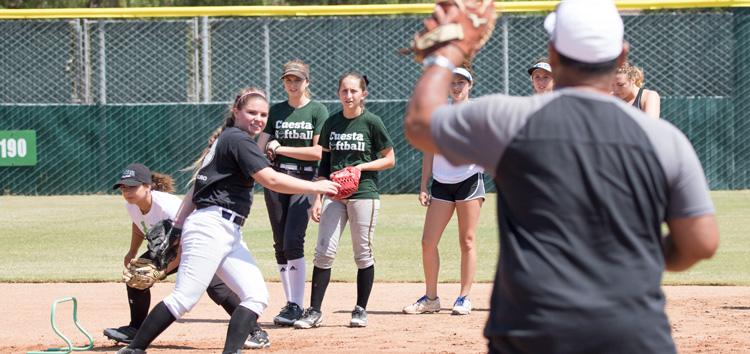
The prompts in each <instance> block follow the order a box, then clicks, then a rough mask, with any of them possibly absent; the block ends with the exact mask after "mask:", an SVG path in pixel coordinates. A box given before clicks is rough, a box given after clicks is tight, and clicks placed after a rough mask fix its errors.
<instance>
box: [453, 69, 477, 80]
mask: <svg viewBox="0 0 750 354" xmlns="http://www.w3.org/2000/svg"><path fill="white" fill-rule="evenodd" d="M453 74H455V75H461V76H463V77H465V78H466V80H469V82H474V78H473V77H471V73H470V72H469V70H466V69H464V68H455V69H453Z"/></svg>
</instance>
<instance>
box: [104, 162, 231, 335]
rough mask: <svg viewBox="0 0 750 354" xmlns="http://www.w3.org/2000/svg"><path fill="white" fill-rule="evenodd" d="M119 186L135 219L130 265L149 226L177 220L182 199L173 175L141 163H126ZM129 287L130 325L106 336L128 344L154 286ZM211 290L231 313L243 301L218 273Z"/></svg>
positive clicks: (172, 266)
mask: <svg viewBox="0 0 750 354" xmlns="http://www.w3.org/2000/svg"><path fill="white" fill-rule="evenodd" d="M118 188H119V189H120V192H121V193H122V197H123V198H124V199H125V201H126V202H127V204H126V205H125V208H126V209H127V211H128V214H130V218H131V220H132V232H131V238H130V249H129V250H128V253H126V254H125V259H124V260H123V264H124V265H125V267H126V268H127V266H128V264H129V263H130V260H132V259H133V258H135V256H136V253H137V252H138V248H140V246H141V244H142V243H143V239H144V235H145V234H146V233H147V232H148V230H149V229H150V228H151V227H152V226H153V225H154V224H156V223H157V222H159V221H161V220H164V219H170V220H174V218H175V215H176V214H177V209H178V208H179V207H180V203H182V200H181V199H180V198H178V197H177V196H175V195H172V194H170V193H171V192H173V191H174V181H173V180H172V177H170V176H168V175H164V174H160V173H155V172H154V173H152V172H151V171H150V170H149V169H148V167H146V166H144V165H142V164H139V163H133V164H130V165H128V166H127V167H125V170H123V172H122V174H121V175H120V180H119V181H118V182H117V183H115V185H114V186H113V189H118ZM146 255H147V254H143V255H141V257H146ZM177 264H178V260H175V261H173V262H172V263H170V264H169V265H168V266H167V274H171V273H174V272H175V271H176V267H177ZM126 289H127V293H128V304H129V305H130V323H129V324H128V325H127V326H121V327H117V328H107V329H105V330H104V336H105V337H107V338H109V339H112V340H114V341H117V342H122V343H126V344H127V343H130V342H131V341H132V340H133V337H135V334H136V332H137V331H138V328H140V327H141V324H142V323H143V320H144V319H145V318H146V315H147V314H148V309H149V307H150V306H151V289H150V288H146V289H143V290H140V289H135V288H132V287H130V286H126ZM207 292H208V296H209V297H211V300H213V301H214V302H215V303H216V304H217V305H220V306H221V307H223V308H224V310H226V311H227V313H229V314H230V315H231V314H232V312H233V311H234V309H235V308H236V307H237V305H239V303H240V299H239V298H238V297H237V295H235V294H234V293H233V292H232V291H231V290H230V289H229V288H228V287H227V286H226V284H224V283H223V282H222V281H221V279H219V278H218V277H214V278H213V279H211V283H210V284H209V286H208V289H207Z"/></svg>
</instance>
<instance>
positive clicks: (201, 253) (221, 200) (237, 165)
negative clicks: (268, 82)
mask: <svg viewBox="0 0 750 354" xmlns="http://www.w3.org/2000/svg"><path fill="white" fill-rule="evenodd" d="M267 119H268V100H267V99H266V96H265V95H264V94H263V93H262V92H261V91H259V90H258V89H246V90H243V91H242V92H241V94H240V95H238V96H237V98H236V99H235V101H234V104H233V105H232V108H231V111H230V114H229V116H227V118H226V119H225V122H224V125H223V127H222V128H220V134H219V136H218V137H217V138H216V139H215V140H213V139H212V140H211V141H212V144H211V146H210V150H208V152H207V153H205V155H204V156H203V157H202V158H201V163H200V166H201V168H200V169H199V170H198V171H197V174H196V177H195V180H194V184H193V186H192V188H191V189H190V190H189V191H188V193H187V195H186V196H185V199H184V200H183V202H182V205H181V206H180V209H179V212H178V213H177V217H176V218H175V221H174V226H175V230H178V231H175V232H180V231H179V229H180V227H182V231H181V232H182V238H181V242H182V248H181V259H180V267H179V270H178V272H177V280H176V283H175V287H174V290H173V291H172V293H171V294H170V295H169V296H167V297H166V298H165V299H164V300H163V301H161V302H159V304H157V305H156V306H155V307H154V308H153V309H152V310H151V312H150V313H149V315H148V317H146V320H145V321H144V322H143V325H141V328H140V330H139V331H138V333H137V334H136V336H135V338H134V339H133V341H132V342H131V343H130V344H129V345H128V346H127V347H126V348H123V349H120V351H118V353H119V354H130V353H145V349H146V347H148V346H149V345H150V344H151V342H152V341H153V340H154V339H156V337H157V336H158V335H159V334H160V333H161V332H163V331H164V330H165V329H166V328H167V327H169V325H171V324H172V322H174V321H175V320H176V319H179V318H181V317H182V316H183V315H184V314H185V313H186V312H188V311H190V310H191V309H192V308H193V306H195V305H196V304H197V303H198V301H199V300H200V297H201V294H202V293H203V292H204V291H205V290H206V287H207V286H208V284H209V282H210V280H211V278H212V277H213V274H214V273H215V274H216V275H218V276H219V278H221V279H222V280H223V281H224V282H225V283H226V284H227V285H228V286H229V288H230V289H232V291H234V292H235V293H236V294H237V295H238V296H239V298H240V304H239V306H237V308H236V309H235V311H234V312H233V313H232V317H231V318H230V320H229V328H228V330H227V337H226V341H225V343H224V349H223V353H238V352H239V351H240V348H241V347H242V345H243V342H244V341H245V339H246V338H247V336H248V334H250V331H251V329H252V328H253V327H255V326H256V324H257V320H258V316H260V315H261V314H262V313H263V310H264V309H265V308H266V306H267V305H268V289H267V288H266V285H265V282H264V280H263V275H262V274H261V272H260V269H259V268H258V266H257V265H256V264H255V260H254V259H253V256H252V255H251V253H250V251H249V250H248V248H247V245H246V244H245V242H244V241H243V240H242V233H241V227H242V225H243V224H244V222H245V218H246V217H247V215H248V214H249V212H250V207H251V205H252V200H253V193H252V192H253V186H254V184H255V181H258V183H260V184H261V185H263V186H264V187H266V188H270V189H273V190H275V191H277V192H282V193H289V194H298V193H324V194H335V193H337V192H338V188H337V185H336V184H335V183H333V182H331V181H327V180H323V181H317V182H310V181H305V180H301V179H298V178H294V177H291V176H288V175H286V174H283V173H279V172H276V171H274V170H273V169H272V168H271V167H270V166H269V164H268V160H267V159H266V158H265V156H264V155H263V152H262V151H261V150H260V149H259V148H258V145H257V144H256V143H255V140H254V137H255V136H256V135H257V134H259V133H260V132H261V131H262V130H263V128H264V127H265V125H266V121H267Z"/></svg>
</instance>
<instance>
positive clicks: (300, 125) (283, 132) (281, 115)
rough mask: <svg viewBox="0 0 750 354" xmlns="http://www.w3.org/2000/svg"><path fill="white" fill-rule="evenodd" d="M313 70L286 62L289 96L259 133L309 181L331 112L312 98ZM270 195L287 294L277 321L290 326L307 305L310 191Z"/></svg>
mask: <svg viewBox="0 0 750 354" xmlns="http://www.w3.org/2000/svg"><path fill="white" fill-rule="evenodd" d="M309 72H310V70H309V67H308V66H307V64H305V63H304V62H303V61H301V60H292V61H290V62H288V63H286V64H285V65H284V72H283V74H282V75H281V80H282V81H283V82H284V90H285V91H286V93H287V96H288V99H287V100H286V101H284V102H281V103H277V104H275V105H273V106H271V109H270V111H269V112H268V119H269V122H268V124H267V125H266V128H265V130H264V131H263V133H261V134H260V138H259V139H258V146H266V155H267V156H268V157H269V160H271V161H273V166H274V169H275V170H276V171H279V172H282V173H286V174H288V175H290V176H294V177H297V178H302V179H305V180H308V181H310V180H312V179H313V178H314V177H315V172H316V170H317V167H318V160H320V156H321V152H322V149H321V146H320V145H318V138H319V137H320V129H321V127H322V126H323V122H325V120H326V118H328V109H326V107H325V106H324V105H322V104H321V103H319V102H316V101H313V100H311V99H310V97H311V96H312V95H311V93H310V90H309V89H308V86H309V85H310V74H309ZM272 139H273V140H272ZM269 141H270V142H269ZM265 201H266V207H268V217H269V219H270V222H271V229H272V231H273V248H274V251H275V253H276V264H277V265H278V268H279V278H280V279H281V285H282V287H283V288H284V294H285V295H286V299H287V302H286V305H285V306H284V307H283V308H282V309H281V312H280V313H279V314H278V315H277V316H276V317H274V319H273V323H274V324H276V325H281V326H291V325H293V324H294V321H296V320H298V319H299V318H300V317H302V309H303V308H304V296H305V231H306V230H307V223H308V221H309V217H308V213H307V209H308V208H310V202H309V198H308V196H307V195H305V194H284V193H277V192H274V191H272V190H270V189H266V190H265Z"/></svg>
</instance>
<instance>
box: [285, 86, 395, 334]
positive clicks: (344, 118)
mask: <svg viewBox="0 0 750 354" xmlns="http://www.w3.org/2000/svg"><path fill="white" fill-rule="evenodd" d="M367 84H368V82H367V78H366V77H365V76H363V75H361V74H359V73H346V74H344V75H343V76H341V78H340V79H339V87H338V95H339V100H340V101H341V106H342V110H341V112H338V113H336V114H333V115H332V116H330V117H328V119H327V120H326V122H325V124H323V129H322V131H321V133H320V140H319V141H318V144H320V145H321V146H322V147H323V155H322V159H321V162H320V170H319V176H320V178H328V177H329V176H330V173H331V172H333V171H338V170H340V169H342V168H344V167H347V166H354V167H356V168H358V169H359V170H360V171H362V172H361V177H360V182H359V189H358V190H357V191H356V192H355V193H354V194H352V195H351V196H350V197H348V198H347V199H342V200H333V199H330V198H327V197H325V198H322V197H321V196H320V195H318V196H316V197H315V198H314V201H313V206H312V208H311V217H312V219H313V220H314V221H316V222H320V227H319V228H318V242H317V245H316V247H315V259H314V261H313V264H314V266H315V267H314V268H313V276H312V292H311V295H310V307H309V308H308V309H307V310H305V314H304V315H303V316H302V318H301V319H299V320H298V321H296V322H294V327H295V328H312V327H317V326H319V325H320V323H321V322H322V321H323V314H322V312H321V304H322V303H323V296H324V295H325V291H326V288H327V287H328V283H329V281H330V279H331V268H332V267H333V261H334V259H335V257H336V249H337V248H338V244H339V239H340V238H341V234H342V233H343V231H344V227H345V226H346V223H347V222H349V223H350V232H351V238H352V247H353V250H354V261H355V263H356V264H357V268H358V272H357V304H356V306H355V307H354V310H353V311H352V319H351V321H350V322H349V325H350V326H351V327H365V326H367V312H366V310H365V309H366V308H367V301H368V300H369V298H370V291H371V290H372V284H373V280H374V278H375V259H374V257H373V252H372V243H373V239H374V237H375V224H376V221H377V216H378V210H379V209H380V199H379V198H380V197H379V193H378V185H377V182H378V171H382V170H386V169H389V168H393V167H394V166H395V165H396V157H395V153H394V151H393V142H392V141H391V138H390V136H389V135H388V132H387V131H386V129H385V125H384V124H383V121H382V120H381V119H380V117H378V116H376V115H374V114H372V113H371V112H369V111H367V110H365V105H364V99H365V97H367V94H368V92H367Z"/></svg>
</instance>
